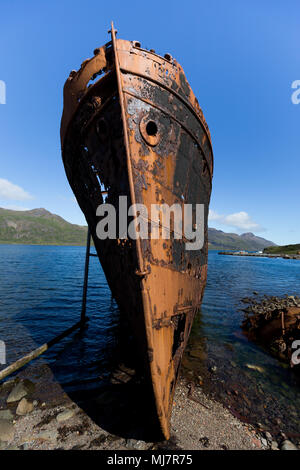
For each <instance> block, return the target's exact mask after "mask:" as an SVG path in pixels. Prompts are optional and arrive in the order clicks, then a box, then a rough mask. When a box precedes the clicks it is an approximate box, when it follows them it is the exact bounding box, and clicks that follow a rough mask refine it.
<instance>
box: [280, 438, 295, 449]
mask: <svg viewBox="0 0 300 470" xmlns="http://www.w3.org/2000/svg"><path fill="white" fill-rule="evenodd" d="M280 450H298V447H296V446H295V444H293V443H292V442H291V441H289V440H288V439H286V440H285V441H283V442H282V444H281V447H280Z"/></svg>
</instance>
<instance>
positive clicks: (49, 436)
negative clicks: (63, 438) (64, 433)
mask: <svg viewBox="0 0 300 470" xmlns="http://www.w3.org/2000/svg"><path fill="white" fill-rule="evenodd" d="M57 437H58V432H57V430H56V429H54V431H43V432H40V433H39V434H38V435H37V436H36V437H35V439H42V440H44V441H55V440H56V439H57Z"/></svg>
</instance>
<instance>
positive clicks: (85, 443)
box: [0, 364, 293, 450]
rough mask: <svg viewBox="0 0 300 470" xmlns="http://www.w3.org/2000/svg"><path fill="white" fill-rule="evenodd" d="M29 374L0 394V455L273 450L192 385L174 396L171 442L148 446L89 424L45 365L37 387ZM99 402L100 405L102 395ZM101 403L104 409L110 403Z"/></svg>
mask: <svg viewBox="0 0 300 470" xmlns="http://www.w3.org/2000/svg"><path fill="white" fill-rule="evenodd" d="M31 369H35V367H33V366H30V367H28V369H27V370H26V378H25V377H24V374H23V376H22V373H21V374H20V376H18V377H16V378H14V380H10V381H7V382H6V383H4V384H2V386H1V388H0V407H1V408H0V449H2V450H4V449H11V450H18V449H22V450H27V449H32V450H33V449H45V450H51V449H53V450H54V449H66V450H67V449H84V450H87V449H92V450H95V449H110V450H125V449H127V450H133V449H139V450H147V449H149V450H155V449H160V450H163V449H174V450H176V449H178V450H179V449H184V450H209V449H220V450H231V449H248V450H256V449H271V448H273V449H274V450H277V449H278V445H277V443H276V442H274V441H273V442H272V436H270V435H269V436H268V435H264V433H257V431H256V430H255V429H254V428H253V427H252V426H251V425H249V424H244V423H242V422H240V421H239V420H238V419H237V418H236V417H234V416H233V415H232V414H231V413H230V412H229V410H226V409H225V408H224V407H223V406H222V405H221V404H220V403H218V402H216V401H214V400H211V399H209V398H208V397H207V396H206V395H205V394H204V393H203V391H202V390H201V387H200V386H195V385H192V384H191V383H189V382H188V381H187V380H186V379H185V378H183V377H182V378H180V380H179V382H178V385H177V388H176V393H175V400H174V406H173V414H172V421H171V439H170V440H169V441H168V442H153V441H151V442H150V441H149V440H141V439H134V438H130V437H128V436H127V437H126V436H124V435H122V434H121V433H120V435H116V434H113V433H110V432H108V430H107V427H106V429H104V427H103V428H102V427H101V426H100V425H99V423H98V422H95V420H93V419H92V417H91V416H90V415H89V414H88V413H87V412H86V411H85V410H84V409H83V408H82V407H80V406H79V405H78V401H77V402H75V401H74V400H72V399H71V398H70V396H69V395H68V394H66V392H65V391H64V390H63V388H62V387H61V385H60V384H59V383H57V382H55V379H54V378H53V377H51V371H50V370H49V368H48V367H47V365H45V364H44V365H43V366H42V369H43V380H44V382H43V383H42V382H36V383H33V382H32V381H31V380H30V379H29V378H28V377H29V376H30V372H31ZM35 372H36V371H35ZM35 375H36V373H35ZM45 375H46V376H47V377H45ZM45 378H47V381H46V382H45ZM45 384H46V385H45ZM99 396H100V398H99V397H98V398H99V399H100V402H101V401H102V402H103V392H102V393H100V394H99ZM105 400H106V407H109V406H110V397H109V396H108V397H106V399H105ZM93 403H97V393H94V397H93ZM95 406H96V405H95ZM267 434H268V433H267ZM282 440H283V441H284V436H283V439H282ZM290 444H291V445H293V444H292V443H290ZM279 446H280V444H279Z"/></svg>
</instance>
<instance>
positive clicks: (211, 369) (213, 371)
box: [209, 366, 217, 373]
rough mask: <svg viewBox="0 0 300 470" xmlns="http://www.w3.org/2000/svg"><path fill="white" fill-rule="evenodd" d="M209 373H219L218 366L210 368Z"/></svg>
mask: <svg viewBox="0 0 300 470" xmlns="http://www.w3.org/2000/svg"><path fill="white" fill-rule="evenodd" d="M209 371H210V372H212V373H215V372H217V366H212V367H210V369H209Z"/></svg>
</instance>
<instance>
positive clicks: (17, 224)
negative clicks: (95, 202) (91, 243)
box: [0, 208, 87, 245]
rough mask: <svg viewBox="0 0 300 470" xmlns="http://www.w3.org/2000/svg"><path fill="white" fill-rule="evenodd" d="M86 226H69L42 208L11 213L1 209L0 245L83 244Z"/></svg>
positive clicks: (60, 218) (11, 211)
mask: <svg viewBox="0 0 300 470" xmlns="http://www.w3.org/2000/svg"><path fill="white" fill-rule="evenodd" d="M86 233H87V229H86V227H81V226H79V225H74V224H70V223H69V222H67V221H66V220H64V219H63V218H62V217H59V216H58V215H55V214H51V212H48V211H47V210H45V209H33V210H30V211H13V210H8V209H2V208H0V243H2V244H3V243H19V244H33V245H85V243H86Z"/></svg>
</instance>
